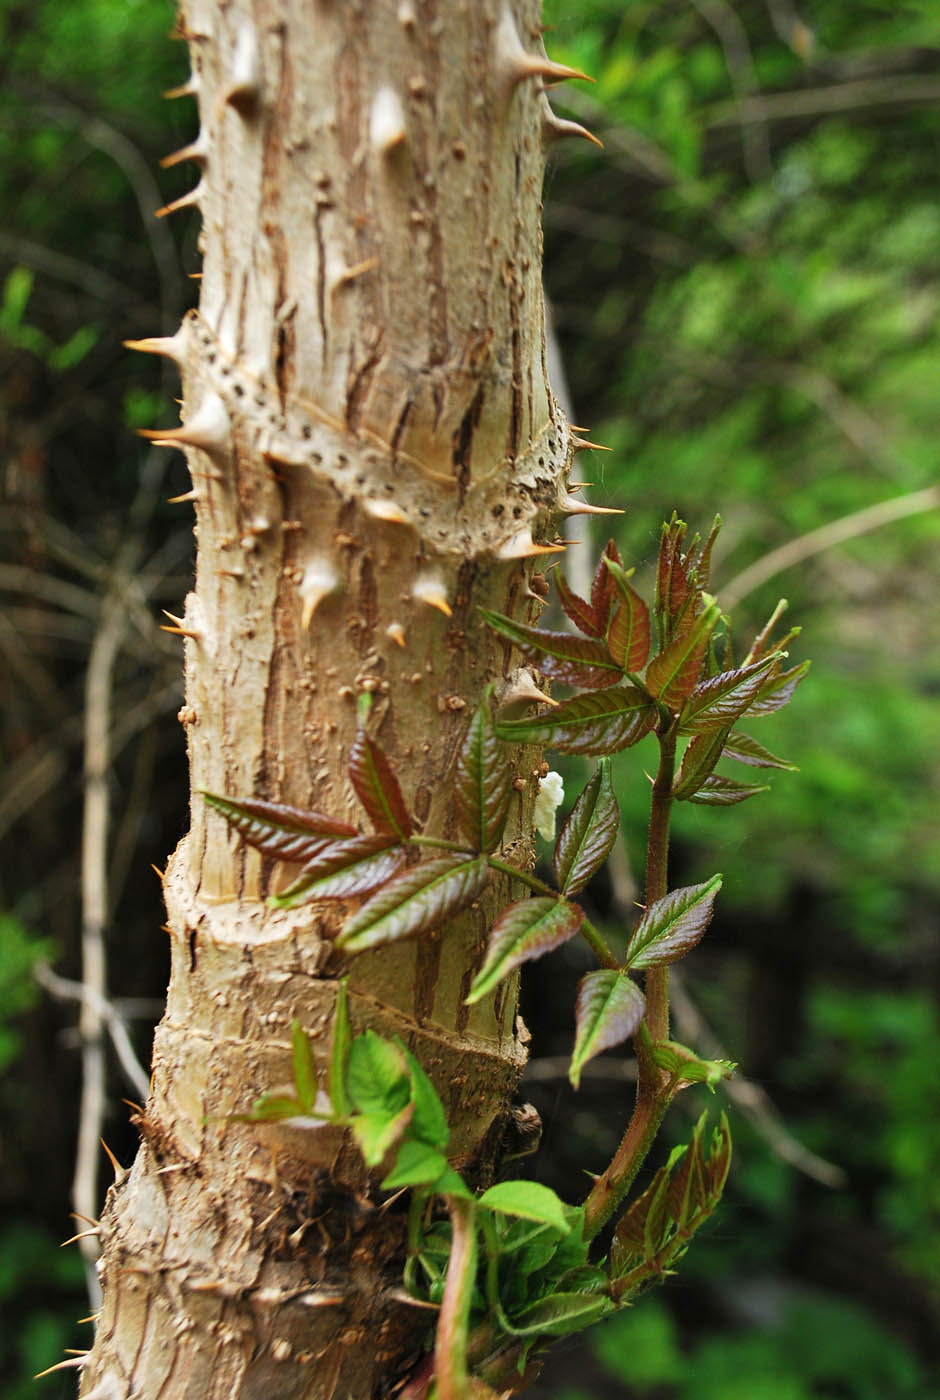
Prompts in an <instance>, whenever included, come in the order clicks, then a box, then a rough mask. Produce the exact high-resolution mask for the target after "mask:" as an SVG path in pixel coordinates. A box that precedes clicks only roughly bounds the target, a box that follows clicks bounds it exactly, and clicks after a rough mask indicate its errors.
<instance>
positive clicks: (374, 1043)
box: [346, 1030, 411, 1118]
mask: <svg viewBox="0 0 940 1400" xmlns="http://www.w3.org/2000/svg"><path fill="white" fill-rule="evenodd" d="M346 1092H347V1094H348V1096H349V1100H350V1102H351V1103H352V1106H353V1108H355V1109H356V1110H357V1112H359V1113H365V1114H377V1115H380V1116H384V1117H386V1118H393V1117H394V1116H395V1115H396V1114H397V1113H400V1112H401V1110H402V1109H403V1108H405V1106H406V1105H408V1104H410V1102H411V1077H410V1075H409V1072H408V1060H407V1058H406V1056H405V1052H404V1051H403V1050H402V1049H401V1048H400V1046H398V1045H394V1044H393V1043H392V1042H391V1041H390V1040H385V1039H384V1038H383V1037H382V1036H380V1035H376V1033H375V1031H373V1030H367V1031H364V1032H363V1034H362V1035H357V1036H356V1038H355V1040H354V1041H353V1043H352V1045H351V1046H350V1050H349V1061H348V1064H347V1067H346Z"/></svg>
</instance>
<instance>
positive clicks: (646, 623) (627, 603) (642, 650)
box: [604, 558, 651, 674]
mask: <svg viewBox="0 0 940 1400" xmlns="http://www.w3.org/2000/svg"><path fill="white" fill-rule="evenodd" d="M604 562H605V563H606V565H607V569H608V572H609V573H610V574H611V575H612V577H613V580H614V582H615V584H616V586H617V593H618V596H619V599H620V602H619V606H618V607H617V610H616V612H615V613H614V615H613V618H612V619H611V623H610V629H609V631H608V633H607V647H608V650H609V651H610V654H611V656H612V657H613V658H614V660H615V661H616V662H617V664H618V666H622V667H623V669H624V670H625V671H633V672H634V674H635V673H636V672H637V671H642V669H643V667H644V666H645V665H646V660H647V657H648V656H649V654H650V639H651V632H650V611H649V608H648V607H647V606H646V604H645V603H644V601H643V599H642V598H641V597H640V595H639V593H637V591H636V589H635V588H634V587H633V585H632V584H631V582H630V573H632V570H630V571H629V572H628V571H627V570H626V569H622V568H621V567H620V565H619V564H616V563H615V562H614V561H613V560H612V559H606V558H605V559H604Z"/></svg>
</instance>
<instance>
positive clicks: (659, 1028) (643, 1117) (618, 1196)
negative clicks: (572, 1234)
mask: <svg viewBox="0 0 940 1400" xmlns="http://www.w3.org/2000/svg"><path fill="white" fill-rule="evenodd" d="M675 766H676V732H675V727H674V726H670V728H669V729H667V730H666V732H665V733H663V734H661V735H660V736H659V770H658V772H657V774H656V778H655V781H654V783H653V793H652V798H651V801H650V824H649V839H648V842H647V848H646V905H647V908H649V906H650V905H651V904H652V903H653V902H654V900H657V899H662V898H663V896H664V895H665V894H666V893H667V890H668V868H669V816H670V811H671V808H672V780H673V774H674V771H675ZM668 1036H669V977H668V972H667V969H666V968H664V967H658V968H650V970H649V972H647V974H646V1019H645V1021H644V1023H643V1025H642V1026H641V1027H640V1030H639V1031H638V1033H637V1035H636V1040H635V1044H636V1052H637V1069H638V1076H637V1089H636V1103H635V1104H634V1108H633V1116H632V1117H631V1119H630V1122H629V1124H628V1125H627V1131H626V1132H625V1133H624V1135H623V1138H622V1140H621V1143H620V1146H619V1147H618V1148H617V1151H616V1152H615V1153H614V1156H613V1158H612V1159H611V1162H610V1165H609V1166H608V1168H607V1170H606V1171H605V1172H603V1173H602V1174H601V1175H600V1176H599V1177H598V1178H597V1180H596V1181H595V1183H594V1185H593V1186H592V1188H591V1190H590V1192H589V1194H588V1197H587V1200H586V1201H585V1203H584V1234H585V1238H587V1239H593V1238H594V1236H595V1235H596V1234H597V1233H598V1231H599V1230H602V1229H603V1227H604V1226H605V1225H606V1224H607V1222H608V1220H609V1219H610V1217H611V1216H612V1215H613V1213H614V1211H615V1210H616V1209H617V1207H618V1206H619V1205H620V1202H621V1201H622V1200H623V1198H624V1196H625V1195H626V1194H627V1192H628V1191H629V1189H630V1187H631V1186H632V1185H633V1182H634V1180H635V1179H636V1174H637V1172H638V1171H639V1170H640V1167H641V1166H642V1165H643V1162H644V1161H645V1159H646V1155H647V1153H648V1152H649V1150H650V1147H651V1146H652V1143H653V1139H654V1138H655V1137H656V1134H657V1132H658V1131H659V1126H660V1124H661V1123H662V1121H663V1118H664V1116H665V1113H666V1109H667V1108H668V1106H669V1100H670V1098H671V1097H672V1084H671V1082H670V1081H669V1080H668V1079H667V1078H665V1077H664V1075H663V1074H662V1072H661V1070H659V1069H658V1067H657V1066H656V1065H655V1064H654V1063H653V1061H652V1059H651V1058H650V1054H649V1050H650V1046H651V1045H652V1044H653V1043H654V1042H655V1041H658V1040H666V1039H667V1038H668Z"/></svg>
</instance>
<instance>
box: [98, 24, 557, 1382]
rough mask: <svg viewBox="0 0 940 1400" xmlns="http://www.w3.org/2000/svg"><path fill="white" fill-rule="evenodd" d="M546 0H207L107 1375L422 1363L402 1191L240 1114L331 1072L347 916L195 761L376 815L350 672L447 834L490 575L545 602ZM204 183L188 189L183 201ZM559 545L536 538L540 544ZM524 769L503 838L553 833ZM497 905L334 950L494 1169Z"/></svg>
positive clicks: (424, 816) (107, 1258) (196, 78)
mask: <svg viewBox="0 0 940 1400" xmlns="http://www.w3.org/2000/svg"><path fill="white" fill-rule="evenodd" d="M539 18H540V15H539V5H538V0H512V3H511V4H509V5H505V6H504V5H503V4H502V3H497V0H480V3H473V4H465V5H454V4H446V3H444V0H421V2H420V3H418V2H417V0H401V3H399V0H374V3H371V4H363V3H354V2H353V0H350V3H342V4H339V3H329V2H328V0H315V3H309V2H308V3H301V0H229V2H228V3H220V2H219V0H185V3H184V4H183V9H182V15H181V29H182V32H183V34H184V36H185V37H186V39H187V41H188V43H189V47H190V52H191V60H192V70H193V80H192V84H191V90H192V92H193V95H195V96H196V98H197V101H198V106H199V113H200V119H201V138H200V140H199V142H198V143H197V146H196V148H195V154H196V155H198V157H199V160H200V163H202V164H203V165H204V169H203V172H202V177H201V179H200V182H199V184H198V186H197V190H196V192H195V198H194V200H193V202H194V203H197V204H198V207H199V209H200V212H201V215H202V220H203V234H202V247H203V249H204V259H205V261H204V272H203V279H202V283H201V297H200V305H199V309H198V311H194V312H191V313H189V315H188V316H187V317H186V319H185V320H184V322H183V325H182V326H181V328H180V331H179V332H178V334H177V335H176V336H175V337H174V338H173V339H172V340H171V341H164V342H152V343H151V344H150V346H149V348H151V349H154V350H156V351H157V352H158V353H164V354H168V355H170V356H171V357H172V358H173V359H175V360H176V361H177V362H178V363H179V365H180V368H181V372H182V380H183V405H184V407H183V426H182V427H181V428H179V429H177V430H175V431H166V432H163V433H160V434H158V435H157V436H159V437H162V438H163V439H166V440H169V441H172V442H174V443H175V444H176V445H178V446H181V447H183V449H184V450H185V452H186V456H187V460H188V463H189V467H190V470H191V472H192V477H193V485H194V492H195V500H194V505H195V511H196V526H195V529H196V533H197V536H198V561H197V571H196V580H195V586H194V589H193V591H192V592H191V593H190V594H189V595H188V597H187V599H186V604H185V616H184V621H183V626H184V629H185V631H186V632H187V633H188V635H187V636H186V638H185V642H184V647H185V657H186V662H185V664H186V703H185V706H184V709H183V710H182V711H181V715H180V718H181V721H182V722H183V724H184V726H185V730H186V735H187V743H188V749H189V760H190V768H191V778H192V789H193V793H194V798H193V802H192V815H191V828H190V830H189V833H188V834H187V836H186V837H185V838H184V839H183V841H182V842H181V844H180V846H179V848H178V849H177V851H176V852H175V853H174V855H173V856H172V858H171V860H170V864H169V866H168V869H167V873H166V877H165V881H164V891H165V898H166V905H167V916H168V923H167V927H168V930H169V933H170V938H171V943H172V972H171V982H170V988H169V993H168V1002H167V1009H166V1014H165V1016H164V1019H163V1021H162V1022H161V1025H160V1027H159V1028H158V1031H157V1034H156V1038H155V1044H154V1059H153V1080H152V1092H151V1096H150V1099H149V1101H148V1104H147V1106H146V1109H145V1110H144V1112H143V1114H142V1116H141V1119H140V1127H141V1133H142V1146H141V1149H140V1153H139V1155H138V1157H137V1160H136V1161H135V1163H134V1166H133V1168H132V1169H131V1171H130V1173H129V1174H128V1175H127V1176H126V1177H125V1178H124V1179H123V1180H122V1181H121V1182H120V1183H119V1184H117V1185H116V1186H115V1187H114V1188H112V1190H111V1192H110V1193H109V1199H108V1202H107V1206H106V1210H105V1212H104V1216H103V1221H102V1241H103V1254H102V1258H101V1260H100V1262H99V1271H100V1274H101V1279H102V1285H103V1291H104V1301H103V1307H102V1312H101V1316H100V1320H99V1326H98V1331H97V1337H96V1341H95V1345H94V1348H93V1350H92V1353H91V1354H90V1356H89V1357H88V1359H87V1362H86V1364H85V1367H84V1372H83V1385H82V1394H83V1395H84V1396H86V1397H92V1396H93V1397H95V1400H110V1397H124V1396H131V1395H133V1396H135V1397H142V1398H143V1400H149V1398H150V1397H154V1398H156V1397H160V1400H176V1398H177V1397H193V1400H195V1397H199V1400H206V1397H216V1396H218V1397H225V1400H229V1397H249V1396H255V1395H258V1396H260V1395H262V1394H263V1395H265V1396H277V1397H295V1396H296V1397H305V1400H314V1398H316V1400H331V1397H334V1396H336V1397H342V1400H358V1397H363V1400H364V1398H365V1397H372V1396H378V1395H382V1394H385V1393H388V1392H389V1391H390V1390H392V1389H393V1388H394V1386H395V1383H396V1382H397V1381H400V1380H401V1379H402V1377H403V1376H405V1375H406V1374H407V1373H408V1371H409V1368H410V1367H412V1366H413V1365H414V1364H415V1361H416V1359H417V1358H418V1357H419V1356H420V1354H421V1352H422V1349H423V1348H424V1346H425V1343H426V1338H427V1333H428V1330H429V1325H430V1324H429V1318H430V1321H431V1323H433V1314H429V1313H428V1312H427V1311H426V1310H425V1309H422V1308H419V1307H418V1306H416V1305H415V1304H413V1303H412V1302H410V1301H409V1300H408V1299H407V1297H406V1296H405V1295H404V1293H403V1292H402V1290H401V1287H400V1279H401V1267H402V1259H403V1248H404V1223H403V1214H402V1210H401V1203H399V1204H398V1205H393V1206H391V1207H386V1206H384V1205H383V1204H382V1200H381V1194H380V1193H378V1192H377V1191H376V1188H375V1184H374V1181H373V1182H370V1180H369V1179H368V1177H367V1175H366V1173H365V1171H364V1169H363V1166H362V1163H361V1160H360V1159H359V1157H358V1154H357V1152H356V1151H355V1149H354V1148H352V1147H351V1146H350V1144H349V1143H348V1142H347V1141H346V1140H345V1138H344V1136H343V1134H342V1133H341V1132H339V1131H338V1130H337V1129H335V1128H332V1127H325V1128H322V1129H320V1130H318V1131H316V1132H309V1133H299V1132H297V1131H296V1130H291V1129H287V1128H283V1127H278V1126H274V1125H245V1124H233V1123H227V1122H226V1118H227V1116H228V1115H231V1114H235V1113H239V1112H244V1111H245V1110H246V1109H247V1108H248V1107H249V1106H250V1104H251V1102H252V1100H253V1099H254V1098H255V1097H256V1096H257V1095H258V1094H259V1093H261V1092H263V1091H264V1090H265V1089H269V1088H271V1087H273V1086H276V1085H278V1084H281V1083H283V1082H284V1081H285V1080H286V1079H287V1078H288V1077H289V1062H290V1022H291V1018H292V1017H295V1016H296V1017H298V1018H299V1020H300V1021H301V1023H302V1024H303V1026H304V1027H305V1029H306V1030H307V1031H308V1033H309V1034H310V1035H311V1037H312V1039H313V1041H314V1044H315V1051H316V1054H317V1056H318V1059H319V1061H320V1062H321V1064H323V1065H325V1063H326V1059H327V1057H328V1054H329V1040H330V1024H331V1017H332V1013H333V1008H334V1004H335V995H336V985H337V984H336V978H337V977H338V976H339V975H341V974H342V973H343V972H344V971H345V970H346V966H345V963H344V961H343V959H342V958H341V957H340V956H339V955H338V954H336V953H335V952H334V951H333V946H332V939H333V936H334V935H335V933H336V932H337V930H338V929H339V927H340V926H341V923H342V919H343V917H344V915H345V913H346V912H347V910H346V909H345V907H344V906H342V905H339V906H337V905H336V904H320V905H313V906H306V907H303V908H300V909H295V910H290V911H278V910H273V909H271V908H269V907H267V905H266V903H265V899H266V896H267V895H268V894H269V893H270V892H271V890H272V889H275V888H280V887H282V886H283V885H284V884H285V883H286V882H287V880H288V879H289V878H290V876H291V873H292V872H291V871H290V870H285V869H284V868H283V867H281V866H278V865H276V864H272V863H271V862H263V861H262V860H261V859H260V857H259V856H258V854H257V853H256V852H253V851H251V850H249V849H247V848H246V847H245V846H244V845H243V844H242V843H241V842H240V841H239V840H238V839H237V838H236V837H234V836H233V835H232V834H231V833H230V831H229V829H228V827H227V826H226V824H225V822H224V821H223V820H222V819H221V818H220V817H218V816H217V815H216V814H215V813H213V812H211V811H210V810H208V809H207V808H206V806H205V805H204V804H203V803H202V802H201V801H200V799H199V797H198V792H199V791H200V790H202V789H207V790H210V791H214V792H220V793H228V794H232V795H235V796H244V795H256V796H264V797H268V798H272V799H278V800H281V801H286V802H290V803H294V804H296V805H301V806H310V807H315V808H318V809H320V810H324V811H329V812H331V813H334V814H335V815H336V816H338V817H342V818H349V819H351V820H354V821H355V820H361V817H362V813H361V812H360V811H359V810H358V809H357V805H356V803H355V800H354V796H353V793H352V790H351V787H350V785H349V783H348V780H347V777H346V760H347V756H348V752H349V748H350V745H351V743H352V740H353V737H354V734H355V708H356V705H355V702H356V696H357V695H358V694H359V693H361V691H363V690H370V691H371V692H372V694H373V699H374V704H373V710H372V715H371V717H370V722H369V727H370V730H371V732H373V733H374V734H375V736H376V737H377V738H378V739H379V741H380V742H381V743H382V745H383V747H384V748H385V750H386V751H387V752H388V754H389V755H390V757H391V759H392V761H393V762H394V764H395V766H396V771H397V775H398V778H399V781H400V782H401V785H402V787H403V790H404V792H405V795H406V798H407V800H408V801H409V803H410V805H411V808H412V811H413V812H415V814H416V815H417V817H418V819H419V821H420V822H421V823H422V826H423V829H424V831H425V832H426V833H427V834H431V835H436V836H441V837H445V838H451V837H453V836H454V834H455V815H454V805H453V783H452V772H453V764H454V760H455V756H456V752H457V749H458V747H459V744H460V742H461V739H462V736H463V733H464V730H465V727H466V722H467V719H468V718H469V715H470V713H472V709H473V707H474V705H475V704H476V703H477V701H478V699H479V698H480V696H481V694H482V692H483V689H484V687H485V686H486V685H487V684H488V683H489V682H490V681H496V682H497V684H508V683H510V682H511V677H512V671H511V666H512V657H511V655H510V649H508V648H507V647H506V646H505V645H504V644H503V643H502V642H501V641H499V639H497V638H496V637H495V636H493V635H491V634H489V633H488V632H487V631H486V630H485V629H484V628H483V627H482V625H481V624H480V622H479V620H478V615H477V613H476V608H477V606H478V605H482V606H484V607H488V608H495V609H497V610H500V611H504V612H508V613H510V614H513V615H515V616H517V617H520V618H522V619H524V620H527V621H531V620H534V617H535V615H536V613H537V606H536V603H535V600H534V595H533V594H532V593H531V592H530V591H529V587H528V580H529V577H530V574H531V571H532V569H533V567H535V562H536V556H537V554H538V552H539V551H540V549H541V548H545V547H547V543H548V542H550V541H551V539H552V538H553V537H554V531H555V525H556V515H557V508H556V500H557V496H558V492H559V487H560V483H561V482H562V481H563V480H564V479H565V477H566V475H567V470H568V467H569V465H570V460H571V452H572V440H571V436H570V433H569V430H568V426H567V424H566V423H565V421H564V418H563V416H562V414H561V413H560V411H559V409H558V407H557V405H556V403H555V402H554V400H553V398H552V394H551V391H550V389H549V387H548V385H547V382H546V379H545V372H544V354H543V342H544V326H543V309H542V292H541V280H540V275H541V267H540V263H541V239H540V232H539V221H538V214H539V207H540V206H539V196H540V190H541V182H542V172H543V164H544V150H543V146H544V142H545V139H546V136H549V137H550V136H552V135H554V134H557V128H555V129H553V128H552V124H551V117H550V115H549V112H548V106H547V100H546V97H545V94H544V92H543V91H542V88H541V80H540V78H539V76H538V74H537V73H536V72H534V71H533V69H532V66H531V64H530V65H529V66H528V67H526V66H525V65H524V64H520V62H519V54H520V53H523V54H527V55H528V56H530V57H531V56H532V55H541V54H542V52H543V51H542V49H541V40H540V37H539V33H540V31H539ZM185 203H186V201H184V207H185ZM533 540H535V541H542V542H543V543H542V545H541V546H540V545H539V544H537V543H536V544H533ZM508 761H510V762H511V763H512V764H513V766H514V768H515V770H516V771H517V773H518V774H519V775H520V776H523V777H525V778H526V779H527V786H526V788H525V790H524V792H523V794H522V795H521V796H520V798H519V800H518V803H517V804H516V805H515V806H514V809H513V810H512V812H511V816H510V821H509V824H508V826H507V830H506V835H505V840H506V843H507V845H508V844H510V843H515V849H516V851H517V858H518V859H525V856H526V853H527V851H528V849H529V843H530V841H531V799H532V797H533V796H534V791H533V789H534V783H533V782H532V780H531V770H532V767H533V762H532V753H531V751H530V752H529V753H528V754H524V753H520V752H515V753H512V754H509V756H508ZM509 898H510V887H509V883H508V882H507V881H505V880H503V881H502V882H501V883H494V884H491V885H490V887H489V888H488V889H487V891H486V892H485V893H484V895H483V897H482V898H481V899H480V901H479V907H478V908H475V909H472V910H471V911H469V912H468V913H466V914H463V915H461V916H460V917H458V918H457V919H455V920H453V921H452V922H451V924H449V925H448V926H447V927H446V928H442V929H441V930H440V931H439V932H438V934H437V936H436V937H434V938H432V939H424V940H421V941H419V942H416V943H410V944H406V945H401V946H396V947H395V948H394V949H385V950H380V951H376V952H373V953H369V954H365V955H363V956H361V957H359V958H357V959H355V960H354V961H352V962H351V963H350V964H349V968H348V971H349V974H350V989H351V1014H352V1020H353V1027H354V1030H355V1031H357V1032H358V1031H362V1030H364V1029H365V1028H366V1027H370V1026H371V1027H373V1028H374V1029H375V1030H377V1031H378V1032H380V1033H382V1034H385V1035H389V1034H398V1035H401V1036H402V1038H403V1039H404V1040H405V1042H406V1043H407V1044H408V1045H409V1047H410V1048H411V1049H412V1050H413V1052H414V1053H415V1055H416V1056H417V1057H418V1059H419V1060H420V1061H421V1062H422V1064H424V1065H425V1067H426V1068H427V1070H428V1072H429V1074H430V1075H431V1077H432V1079H433V1080H434V1082H435V1084H436V1086H437V1088H438V1090H439V1092H441V1094H442V1097H443V1098H444V1102H445V1106H446V1108H447V1113H448V1118H449V1121H450V1123H451V1125H452V1131H453V1137H452V1147H453V1152H454V1158H455V1160H456V1161H457V1162H458V1164H460V1165H461V1166H462V1167H464V1168H465V1169H466V1170H468V1171H469V1172H470V1174H471V1176H473V1175H475V1176H476V1177H477V1178H478V1179H480V1180H486V1179H487V1178H488V1177H489V1176H491V1174H492V1172H493V1170H494V1168H495V1165H496V1163H497V1161H498V1154H499V1142H500V1127H501V1124H502V1123H503V1122H504V1121H505V1114H506V1109H507V1105H508V1103H509V1100H510V1098H511V1095H512V1092H513V1089H514V1085H515V1083H516V1081H517V1078H518V1074H519V1071H520V1068H521V1065H522V1062H523V1059H524V1050H523V1045H522V1039H523V1037H522V1036H521V1035H520V1034H518V1033H517V1029H518V1028H517V1023H516V1017H515V991H514V988H512V987H510V988H504V989H502V991H501V992H500V994H498V995H497V996H495V997H494V998H492V999H491V1000H490V1001H488V1002H484V1003H481V1004H479V1005H476V1006H474V1007H473V1008H467V1007H466V1006H464V1004H463V997H464V995H465V993H466V990H467V987H468V985H469V981H470V979H471V977H472V975H473V971H474V969H475V968H476V967H477V966H478V965H479V962H480V960H481V957H482V951H483V945H484V942H485V937H486V930H487V929H488V927H489V926H490V925H491V923H492V921H493V919H494V918H495V916H496V914H497V913H498V911H499V909H500V908H501V907H502V906H503V905H505V903H506V902H507V901H508V899H509Z"/></svg>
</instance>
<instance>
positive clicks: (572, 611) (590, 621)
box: [552, 569, 604, 640]
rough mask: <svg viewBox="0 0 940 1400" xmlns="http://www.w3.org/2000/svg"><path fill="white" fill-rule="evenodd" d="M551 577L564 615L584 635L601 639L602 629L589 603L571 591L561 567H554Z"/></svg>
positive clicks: (602, 635)
mask: <svg viewBox="0 0 940 1400" xmlns="http://www.w3.org/2000/svg"><path fill="white" fill-rule="evenodd" d="M552 577H553V579H554V580H555V588H556V589H557V591H558V601H559V603H560V604H561V606H562V611H563V612H564V613H565V615H566V616H567V617H568V618H570V620H571V621H572V622H573V623H574V625H575V627H577V629H578V631H579V632H583V633H584V635H585V636H586V637H598V638H600V639H601V640H603V637H604V629H603V627H600V626H599V625H598V623H597V619H596V618H595V616H594V609H593V607H592V606H591V604H590V603H586V602H585V601H584V599H583V598H579V597H578V595H577V593H573V592H572V590H571V589H570V588H569V587H568V583H567V581H566V579H565V576H564V574H563V573H562V571H561V569H556V570H555V572H554V573H553V574H552Z"/></svg>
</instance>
